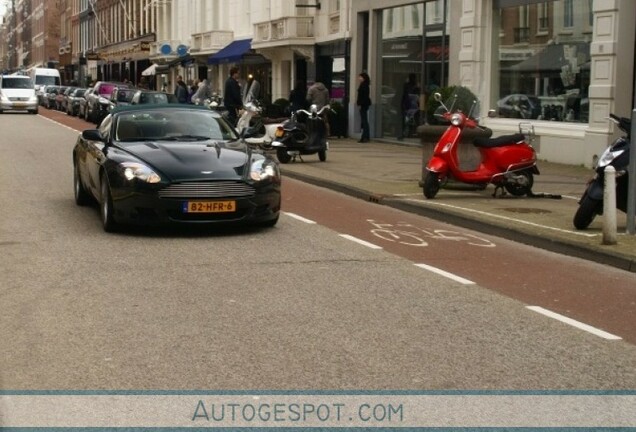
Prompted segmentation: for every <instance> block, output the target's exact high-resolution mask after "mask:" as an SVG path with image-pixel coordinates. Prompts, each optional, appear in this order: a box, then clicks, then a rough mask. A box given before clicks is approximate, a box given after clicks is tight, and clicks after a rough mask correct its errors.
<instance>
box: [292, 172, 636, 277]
mask: <svg viewBox="0 0 636 432" xmlns="http://www.w3.org/2000/svg"><path fill="white" fill-rule="evenodd" d="M281 171H282V174H283V175H284V176H287V177H289V178H293V179H295V180H300V181H302V182H305V183H309V184H312V185H314V186H319V187H323V188H326V189H330V190H333V191H336V192H340V193H343V194H345V195H348V196H351V197H354V198H359V199H362V200H364V201H369V202H373V203H376V204H380V205H386V206H387V207H391V208H395V209H398V210H402V211H405V212H408V213H413V214H417V215H420V216H424V217H428V218H431V219H435V220H438V221H441V222H446V223H450V224H453V225H457V226H461V227H462V228H467V229H471V230H474V231H479V232H483V233H485V234H489V235H494V236H497V237H501V238H504V239H506V240H511V241H515V242H517V243H523V244H526V245H529V246H534V247H537V248H540V249H544V250H547V251H550V252H555V253H558V254H562V255H569V256H573V257H576V258H581V259H585V260H588V261H594V262H596V263H599V264H604V265H609V266H611V267H615V268H618V269H621V270H625V271H628V272H632V273H636V260H634V259H630V258H625V257H623V256H620V255H616V254H613V253H610V252H605V251H599V250H598V249H592V248H590V247H588V246H586V245H581V244H576V243H572V242H568V241H564V240H555V239H550V238H544V237H539V236H536V235H532V234H528V233H527V232H524V231H521V230H517V229H514V228H509V227H504V226H501V225H497V224H493V223H489V222H485V221H481V220H480V221H477V220H475V219H471V218H470V217H466V216H461V215H458V214H456V213H450V212H446V211H443V210H439V209H433V208H428V207H423V206H418V205H416V204H412V203H409V202H405V201H402V200H398V199H392V198H386V197H383V196H379V195H377V194H373V193H371V192H369V191H366V190H363V189H358V188H355V187H352V186H349V185H344V184H340V183H337V182H334V181H331V180H326V179H320V178H316V177H313V176H309V175H306V174H302V173H297V172H294V171H287V170H285V168H284V167H281Z"/></svg>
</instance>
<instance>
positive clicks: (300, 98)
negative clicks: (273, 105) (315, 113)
mask: <svg viewBox="0 0 636 432" xmlns="http://www.w3.org/2000/svg"><path fill="white" fill-rule="evenodd" d="M306 108H307V85H306V84H305V82H304V81H303V80H297V81H296V86H295V87H294V89H293V90H292V91H291V93H290V94H289V109H290V110H291V111H292V112H294V111H297V110H299V109H306Z"/></svg>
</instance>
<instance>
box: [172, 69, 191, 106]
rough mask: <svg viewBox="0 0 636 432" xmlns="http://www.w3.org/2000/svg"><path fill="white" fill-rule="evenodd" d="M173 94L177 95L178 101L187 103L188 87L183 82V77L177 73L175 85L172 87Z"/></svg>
mask: <svg viewBox="0 0 636 432" xmlns="http://www.w3.org/2000/svg"><path fill="white" fill-rule="evenodd" d="M174 95H175V96H176V97H177V100H178V101H179V103H183V104H184V103H188V87H187V86H186V83H185V82H183V77H182V76H181V75H179V76H178V77H177V87H175V89H174Z"/></svg>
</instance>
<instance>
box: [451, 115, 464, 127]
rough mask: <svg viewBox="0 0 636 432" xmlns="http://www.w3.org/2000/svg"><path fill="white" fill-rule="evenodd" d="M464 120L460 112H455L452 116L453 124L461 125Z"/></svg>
mask: <svg viewBox="0 0 636 432" xmlns="http://www.w3.org/2000/svg"><path fill="white" fill-rule="evenodd" d="M463 122H464V116H463V115H461V114H458V113H455V114H453V115H452V116H451V124H452V125H453V126H461V125H462V123H463Z"/></svg>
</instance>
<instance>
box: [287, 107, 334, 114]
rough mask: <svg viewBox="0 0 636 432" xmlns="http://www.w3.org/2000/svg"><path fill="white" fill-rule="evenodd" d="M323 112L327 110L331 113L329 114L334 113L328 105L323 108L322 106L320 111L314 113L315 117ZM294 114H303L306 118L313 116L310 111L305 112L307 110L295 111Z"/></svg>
mask: <svg viewBox="0 0 636 432" xmlns="http://www.w3.org/2000/svg"><path fill="white" fill-rule="evenodd" d="M325 110H329V111H331V112H333V113H335V111H334V110H332V109H331V107H330V106H329V105H325V106H323V107H322V108H320V110H319V111H316V115H321V114H322V113H323V112H324V111H325ZM296 113H303V114H307V115H308V116H311V115H313V112H312V111H307V110H304V109H299V110H296Z"/></svg>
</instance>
